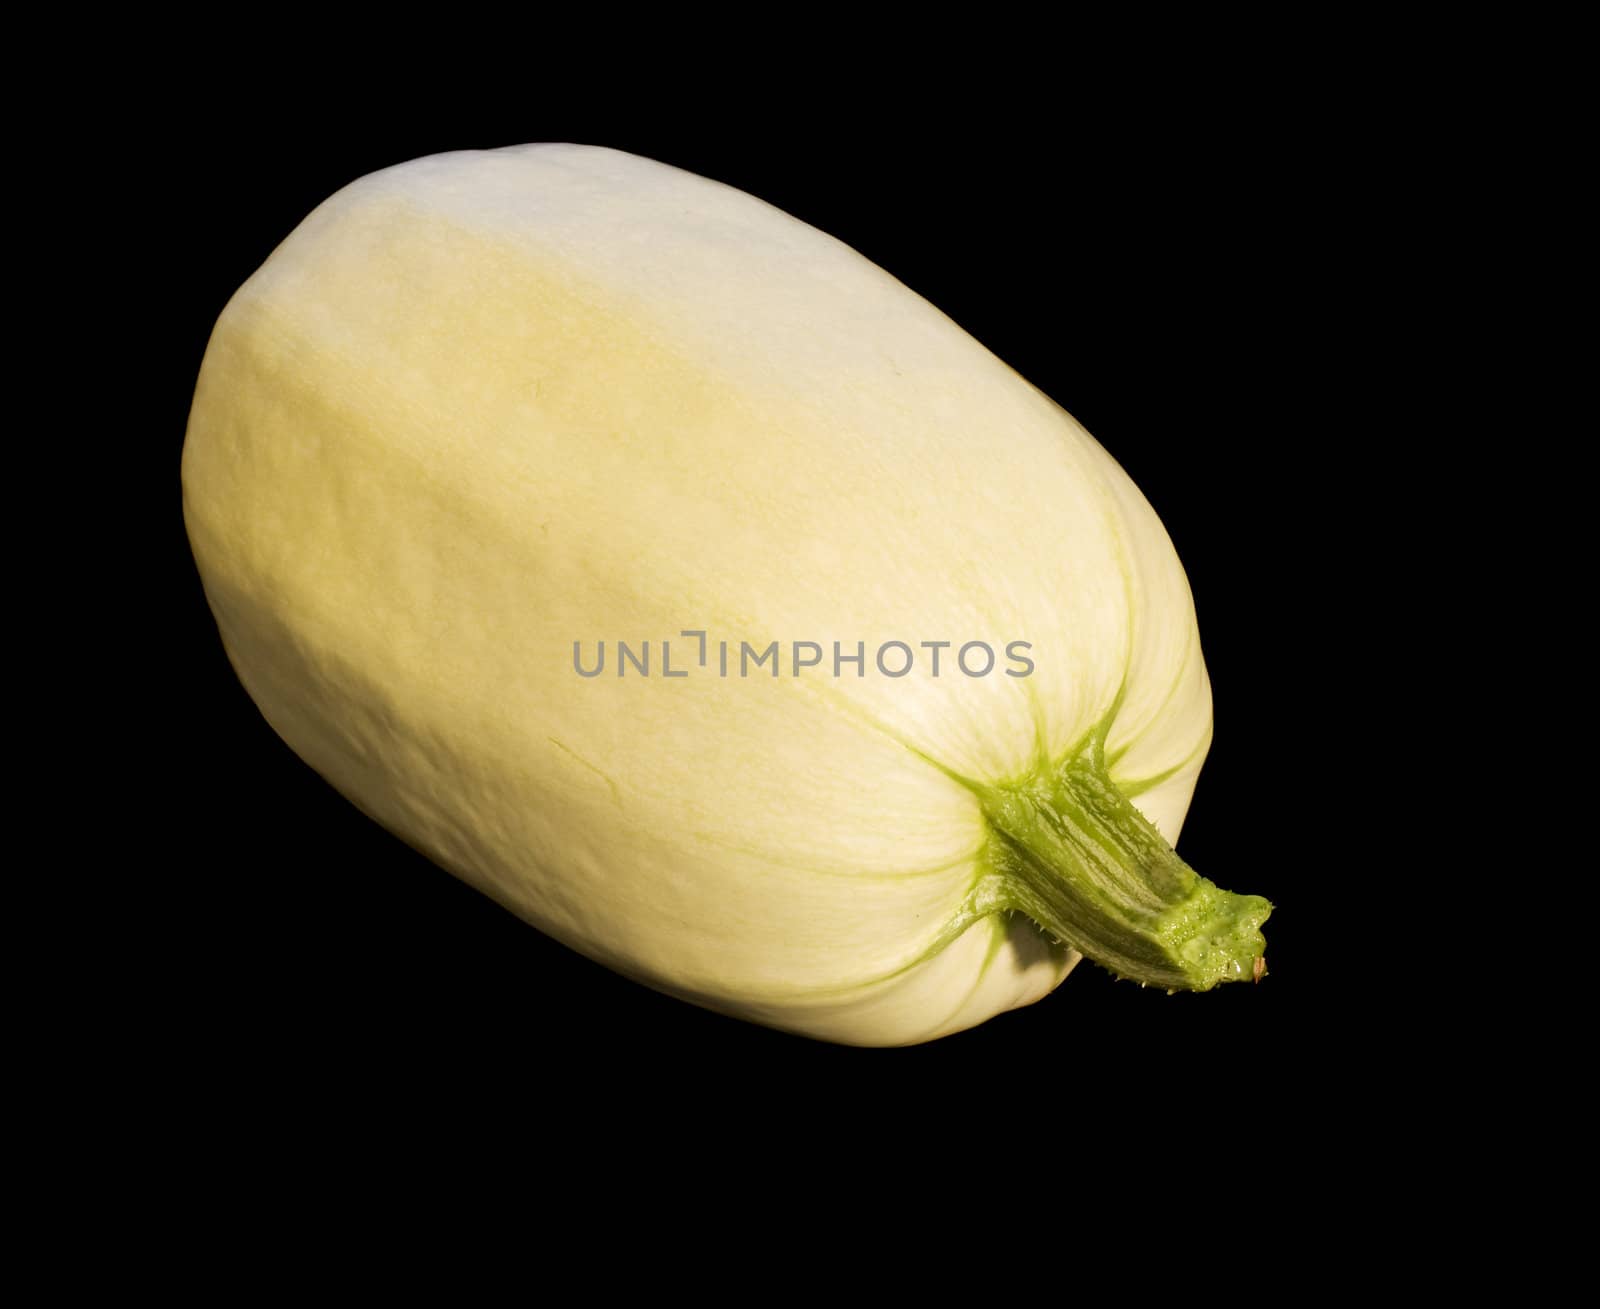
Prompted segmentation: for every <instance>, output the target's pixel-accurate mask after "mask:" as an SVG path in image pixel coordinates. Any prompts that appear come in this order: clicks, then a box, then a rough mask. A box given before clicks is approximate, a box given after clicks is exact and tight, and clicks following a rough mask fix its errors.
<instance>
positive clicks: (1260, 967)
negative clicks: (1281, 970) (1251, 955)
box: [1251, 954, 1267, 983]
mask: <svg viewBox="0 0 1600 1309" xmlns="http://www.w3.org/2000/svg"><path fill="white" fill-rule="evenodd" d="M1266 975H1267V956H1266V955H1264V954H1258V955H1257V956H1256V962H1255V966H1254V968H1253V969H1252V972H1251V980H1252V981H1254V982H1257V983H1259V982H1260V981H1261V979H1262V978H1263V977H1265V976H1266Z"/></svg>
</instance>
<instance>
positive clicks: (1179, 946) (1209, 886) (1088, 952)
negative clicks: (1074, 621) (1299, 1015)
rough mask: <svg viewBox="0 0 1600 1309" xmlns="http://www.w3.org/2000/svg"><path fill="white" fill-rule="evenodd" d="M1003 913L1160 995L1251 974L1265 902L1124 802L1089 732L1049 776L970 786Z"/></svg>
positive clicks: (1100, 743)
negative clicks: (1218, 880) (983, 820)
mask: <svg viewBox="0 0 1600 1309" xmlns="http://www.w3.org/2000/svg"><path fill="white" fill-rule="evenodd" d="M979 800H980V802H981V803H982V805H983V811H984V814H985V816H986V817H987V819H988V821H989V826H990V829H991V831H992V832H993V834H994V835H993V841H992V842H991V858H992V861H993V867H994V872H995V873H996V874H997V875H998V876H999V878H1000V881H1001V885H1002V888H1003V889H1001V891H1000V894H999V896H998V898H999V899H1000V900H1001V901H1002V902H1003V903H1004V904H1005V906H1006V907H1007V908H1010V909H1016V910H1019V911H1021V912H1022V913H1025V914H1027V915H1028V916H1029V917H1030V918H1032V919H1033V920H1034V921H1035V922H1036V923H1038V924H1039V926H1040V927H1042V928H1044V930H1045V931H1047V932H1049V933H1050V934H1052V935H1053V936H1055V937H1057V938H1059V939H1060V940H1061V941H1063V942H1065V943H1066V944H1068V945H1070V946H1072V947H1073V948H1074V949H1076V950H1078V951H1080V952H1081V953H1082V954H1083V955H1085V956H1086V957H1087V958H1089V959H1092V960H1094V961H1095V962H1096V963H1098V964H1101V965H1102V966H1104V967H1105V968H1108V969H1110V970H1111V971H1112V972H1113V973H1115V974H1117V975H1118V976H1119V977H1125V978H1128V979H1130V980H1132V981H1136V982H1141V983H1144V984H1146V985H1149V986H1160V987H1165V988H1166V989H1167V990H1169V991H1180V990H1182V991H1209V990H1210V989H1211V988H1212V987H1213V986H1215V985H1217V983H1219V982H1233V981H1250V980H1254V979H1258V978H1259V977H1260V975H1261V972H1262V969H1263V967H1264V964H1263V962H1262V960H1263V957H1264V955H1265V952H1266V948H1267V943H1266V939H1265V938H1264V937H1263V936H1262V935H1261V930H1260V929H1261V925H1262V924H1263V923H1264V922H1266V920H1267V916H1268V915H1269V914H1270V913H1271V912H1272V906H1271V905H1270V904H1268V903H1267V902H1266V901H1265V900H1264V899H1262V898H1261V897H1260V896H1258V895H1235V894H1233V893H1232V892H1230V891H1224V890H1222V889H1221V888H1220V887H1218V886H1216V885H1215V884H1213V883H1212V882H1209V881H1207V880H1206V879H1205V878H1203V877H1201V876H1200V875H1199V874H1198V873H1196V872H1195V871H1194V869H1192V868H1190V867H1189V865H1188V864H1186V863H1184V862H1183V860H1182V859H1180V858H1179V857H1178V853H1177V851H1175V850H1174V849H1173V848H1172V847H1171V846H1170V845H1168V844H1167V842H1166V840H1165V839H1164V838H1163V837H1162V835H1161V833H1160V832H1158V831H1156V829H1155V828H1154V827H1153V826H1152V825H1151V824H1150V822H1149V821H1148V820H1147V819H1146V818H1145V817H1144V815H1143V814H1141V813H1140V812H1139V811H1138V810H1137V809H1135V808H1134V806H1133V804H1132V802H1131V801H1129V800H1128V798H1127V797H1126V796H1124V795H1123V794H1122V792H1120V791H1119V790H1118V789H1117V787H1116V784H1115V783H1113V782H1112V780H1111V777H1110V774H1109V773H1108V771H1107V769H1106V762H1105V738H1104V734H1103V733H1101V732H1097V733H1095V734H1094V735H1093V736H1092V737H1091V738H1090V739H1089V740H1088V741H1087V742H1086V743H1085V744H1084V745H1083V747H1082V748H1081V749H1080V750H1079V751H1077V752H1076V753H1075V754H1074V755H1072V756H1071V757H1070V758H1068V759H1067V760H1066V761H1065V762H1063V763H1062V764H1060V765H1059V766H1057V767H1056V768H1055V769H1054V770H1053V771H1052V772H1050V773H1047V774H1045V775H1043V776H1040V777H1038V778H1035V779H1031V780H1028V781H1023V782H1019V783H1015V784H1009V785H1004V786H996V787H985V788H982V789H981V790H980V791H979Z"/></svg>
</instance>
